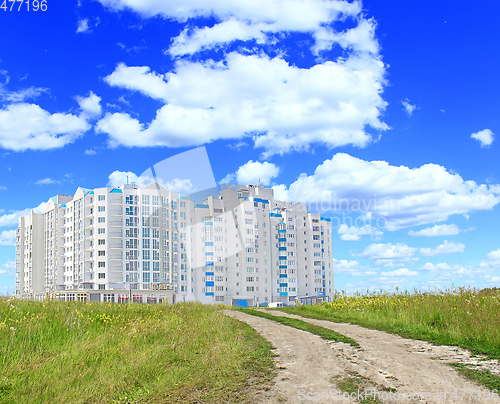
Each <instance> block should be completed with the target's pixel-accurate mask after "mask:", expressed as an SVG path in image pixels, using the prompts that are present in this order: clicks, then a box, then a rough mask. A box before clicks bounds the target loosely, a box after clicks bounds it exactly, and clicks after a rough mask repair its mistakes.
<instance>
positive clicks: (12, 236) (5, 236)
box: [0, 230, 16, 245]
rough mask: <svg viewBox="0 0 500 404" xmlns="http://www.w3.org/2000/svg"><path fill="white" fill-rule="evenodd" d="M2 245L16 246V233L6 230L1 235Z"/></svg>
mask: <svg viewBox="0 0 500 404" xmlns="http://www.w3.org/2000/svg"><path fill="white" fill-rule="evenodd" d="M0 245H16V231H15V230H4V231H2V232H1V233H0Z"/></svg>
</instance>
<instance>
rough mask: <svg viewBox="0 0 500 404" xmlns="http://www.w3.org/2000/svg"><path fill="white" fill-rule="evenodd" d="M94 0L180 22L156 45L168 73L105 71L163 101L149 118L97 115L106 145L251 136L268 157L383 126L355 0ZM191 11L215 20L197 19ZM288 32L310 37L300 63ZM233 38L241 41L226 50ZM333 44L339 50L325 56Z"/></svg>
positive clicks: (366, 27)
mask: <svg viewBox="0 0 500 404" xmlns="http://www.w3.org/2000/svg"><path fill="white" fill-rule="evenodd" d="M100 1H101V3H102V4H103V5H105V6H106V7H109V8H111V9H114V10H121V9H125V8H128V9H132V10H134V11H136V12H137V13H139V14H141V15H142V16H143V17H152V16H161V17H163V18H165V19H168V20H175V21H177V22H179V23H181V24H184V28H183V30H182V31H181V33H180V34H179V35H178V36H177V37H176V38H174V39H173V41H172V43H171V46H170V47H169V48H168V49H166V50H165V52H166V53H167V54H169V55H170V56H172V57H174V59H175V66H174V67H173V69H172V70H171V71H167V72H155V71H154V70H153V69H152V68H151V67H150V66H127V65H125V64H123V63H120V64H118V66H117V67H116V69H115V70H114V72H112V73H111V74H110V75H108V76H107V77H106V78H105V81H106V82H107V83H108V84H109V85H111V86H115V87H119V88H123V89H127V90H129V91H137V92H140V93H141V94H143V95H145V96H147V97H151V98H154V99H157V100H159V101H161V102H163V103H164V104H165V105H164V106H163V107H161V108H160V109H158V111H157V113H156V117H155V118H154V119H153V120H152V121H151V122H149V123H148V122H140V121H139V120H138V119H136V118H134V117H132V116H131V115H130V114H128V113H115V114H107V115H106V116H105V117H104V118H103V119H102V120H101V121H100V123H99V125H98V127H97V129H98V131H99V132H101V133H106V134H108V136H109V144H110V145H111V146H112V147H114V146H118V145H124V146H128V147H131V146H141V147H145V146H168V147H186V146H196V145H201V144H204V143H208V142H211V141H214V140H217V139H236V140H239V139H242V138H244V137H251V138H252V139H253V141H254V144H255V146H256V147H258V148H262V149H263V150H264V151H263V156H264V157H269V156H271V155H273V154H283V153H287V152H290V151H294V150H306V149H308V148H309V147H310V145H311V144H322V145H325V146H327V147H337V146H343V145H354V146H357V147H364V146H366V145H367V144H369V143H370V142H371V141H372V135H371V134H370V133H371V132H372V130H368V129H370V128H371V129H375V130H377V131H384V130H386V129H388V126H387V125H386V124H385V123H384V122H383V121H382V120H381V114H382V112H383V111H384V110H385V107H386V102H385V101H384V100H383V99H382V96H381V94H382V91H383V87H384V85H385V66H384V63H383V62H382V59H381V57H380V56H379V54H378V52H379V46H378V41H377V39H376V37H375V27H376V22H375V21H374V20H372V19H366V18H365V17H364V14H363V12H362V10H361V5H360V3H359V2H348V1H338V0H334V1H322V0H311V1H308V2H303V1H301V0H257V1H252V2H241V1H234V0H227V1H218V2H203V1H199V0H186V1H182V2H178V1H176V0H174V1H169V2H157V1H148V0H146V1H143V2H137V1H134V0H100ZM198 17H210V18H216V19H217V23H216V24H214V25H212V26H198V25H197V24H199V20H197V21H195V19H197V18H198ZM294 33H301V35H307V36H309V38H310V39H309V40H308V41H304V59H307V63H305V64H303V65H304V66H306V67H300V68H299V67H298V66H297V65H292V64H290V63H288V62H287V60H286V57H285V55H286V47H287V44H286V41H287V40H288V37H289V36H290V35H292V34H294ZM234 41H243V45H242V46H241V47H238V48H236V49H235V48H234V47H232V48H229V47H228V45H229V44H231V43H233V42H234ZM229 49H231V50H230V51H229ZM207 50H210V51H217V53H216V56H214V55H215V53H214V52H210V54H211V55H212V56H211V57H214V58H215V59H214V60H212V59H209V58H208V56H207V54H208V53H205V54H204V53H201V52H203V51H207ZM219 51H220V52H219ZM338 52H341V54H342V57H338V55H335V56H332V55H333V54H335V53H338ZM194 54H196V58H193V57H191V56H192V55H194ZM315 57H316V58H315ZM311 61H313V63H312V65H311Z"/></svg>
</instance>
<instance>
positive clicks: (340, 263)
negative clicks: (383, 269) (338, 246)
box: [333, 258, 377, 277]
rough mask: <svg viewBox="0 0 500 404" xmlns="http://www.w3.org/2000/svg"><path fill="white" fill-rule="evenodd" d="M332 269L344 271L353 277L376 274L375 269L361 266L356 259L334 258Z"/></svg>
mask: <svg viewBox="0 0 500 404" xmlns="http://www.w3.org/2000/svg"><path fill="white" fill-rule="evenodd" d="M333 271H334V272H346V273H349V275H350V276H354V277H360V276H373V275H377V272H376V271H375V270H373V269H371V268H369V267H366V266H361V265H360V264H359V262H358V261H347V260H336V259H335V258H334V259H333Z"/></svg>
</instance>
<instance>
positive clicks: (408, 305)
mask: <svg viewBox="0 0 500 404" xmlns="http://www.w3.org/2000/svg"><path fill="white" fill-rule="evenodd" d="M281 310H283V311H285V312H287V313H293V314H298V315H301V316H304V317H310V318H315V319H323V320H331V321H336V322H349V323H354V324H359V325H361V326H364V327H368V328H372V329H378V330H382V331H388V332H391V333H395V334H399V335H401V336H403V337H407V338H413V339H420V340H425V341H430V342H433V343H436V344H440V345H456V346H461V347H463V348H466V349H470V350H471V351H472V352H474V353H476V354H485V355H487V356H489V357H490V358H500V332H498V330H499V329H500V293H499V291H498V290H494V289H493V290H487V291H480V292H476V291H475V290H471V289H464V288H460V289H454V290H447V291H443V292H436V293H421V292H415V293H412V294H410V293H407V292H405V293H393V294H388V293H372V294H365V295H355V296H346V295H340V296H339V295H337V296H336V298H335V300H334V301H332V302H328V303H322V304H316V305H309V306H298V307H287V308H283V309H281Z"/></svg>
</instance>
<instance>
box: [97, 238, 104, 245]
mask: <svg viewBox="0 0 500 404" xmlns="http://www.w3.org/2000/svg"><path fill="white" fill-rule="evenodd" d="M104 244H106V240H104V239H99V240H97V245H104Z"/></svg>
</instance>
